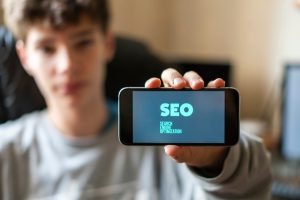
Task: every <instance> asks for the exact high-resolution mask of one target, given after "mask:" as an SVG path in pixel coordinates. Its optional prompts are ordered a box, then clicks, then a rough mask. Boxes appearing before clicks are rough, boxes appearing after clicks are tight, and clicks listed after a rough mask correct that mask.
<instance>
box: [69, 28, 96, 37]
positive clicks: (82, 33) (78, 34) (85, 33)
mask: <svg viewBox="0 0 300 200" xmlns="http://www.w3.org/2000/svg"><path fill="white" fill-rule="evenodd" d="M93 32H94V29H87V30H83V31H80V32H76V33H72V34H70V35H69V38H70V39H76V38H81V37H85V36H90V35H92V34H93Z"/></svg>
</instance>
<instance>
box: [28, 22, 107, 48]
mask: <svg viewBox="0 0 300 200" xmlns="http://www.w3.org/2000/svg"><path fill="white" fill-rule="evenodd" d="M92 34H99V35H103V34H104V32H103V31H102V30H101V28H100V26H99V23H96V22H94V21H92V20H90V19H88V18H81V19H80V21H79V22H78V23H76V24H68V25H66V26H64V27H60V28H55V27H51V26H50V25H48V24H47V23H44V22H41V21H37V22H35V23H33V24H32V25H31V26H30V27H29V28H28V29H27V36H26V39H25V40H26V42H28V41H32V40H34V41H37V40H41V39H45V38H52V39H58V38H64V39H68V40H70V39H76V38H78V37H83V36H86V35H92Z"/></svg>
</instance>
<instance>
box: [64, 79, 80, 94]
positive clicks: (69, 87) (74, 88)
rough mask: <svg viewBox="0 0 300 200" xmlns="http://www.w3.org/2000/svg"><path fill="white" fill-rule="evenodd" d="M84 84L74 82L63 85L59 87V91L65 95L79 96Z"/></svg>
mask: <svg viewBox="0 0 300 200" xmlns="http://www.w3.org/2000/svg"><path fill="white" fill-rule="evenodd" d="M83 86H84V84H83V82H72V83H63V84H61V85H60V87H59V91H60V92H61V93H62V94H63V95H73V94H77V93H78V92H79V91H80V90H81V89H82V88H83Z"/></svg>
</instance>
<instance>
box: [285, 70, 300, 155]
mask: <svg viewBox="0 0 300 200" xmlns="http://www.w3.org/2000/svg"><path fill="white" fill-rule="evenodd" d="M299 86H300V64H288V65H287V66H286V68H285V72H284V79H283V91H282V118H281V119H282V120H281V122H282V133H281V134H282V135H281V137H282V141H281V153H282V155H283V157H284V158H286V159H288V160H300V88H299Z"/></svg>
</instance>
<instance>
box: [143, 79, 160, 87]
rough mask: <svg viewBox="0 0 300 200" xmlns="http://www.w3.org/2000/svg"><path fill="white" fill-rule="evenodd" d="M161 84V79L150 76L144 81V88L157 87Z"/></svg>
mask: <svg viewBox="0 0 300 200" xmlns="http://www.w3.org/2000/svg"><path fill="white" fill-rule="evenodd" d="M160 85H161V81H160V79H159V78H150V79H148V80H147V81H146V83H145V87H146V88H158V87H160Z"/></svg>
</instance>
